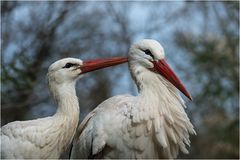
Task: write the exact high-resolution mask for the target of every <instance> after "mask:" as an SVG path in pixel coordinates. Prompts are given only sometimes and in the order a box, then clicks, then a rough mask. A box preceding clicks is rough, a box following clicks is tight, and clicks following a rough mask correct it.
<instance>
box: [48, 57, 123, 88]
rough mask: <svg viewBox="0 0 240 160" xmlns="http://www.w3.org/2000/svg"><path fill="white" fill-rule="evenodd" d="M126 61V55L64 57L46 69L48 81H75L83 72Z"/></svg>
mask: <svg viewBox="0 0 240 160" xmlns="http://www.w3.org/2000/svg"><path fill="white" fill-rule="evenodd" d="M124 62H127V58H126V57H115V58H105V59H95V60H87V61H82V60H81V59H76V58H64V59H61V60H58V61H56V62H54V63H53V64H52V65H51V66H50V67H49V69H48V81H49V82H52V81H53V82H54V83H56V84H67V83H70V84H71V83H72V82H76V80H77V79H78V78H79V77H80V75H83V74H84V73H87V72H91V71H94V70H98V69H101V68H106V67H109V66H114V65H117V64H121V63H124Z"/></svg>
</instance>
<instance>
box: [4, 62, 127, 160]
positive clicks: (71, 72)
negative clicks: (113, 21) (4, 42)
mask: <svg viewBox="0 0 240 160" xmlns="http://www.w3.org/2000/svg"><path fill="white" fill-rule="evenodd" d="M123 62H126V58H110V59H97V60H90V61H85V62H82V60H79V59H75V58H65V59H62V60H59V61H57V62H55V63H53V64H52V65H51V66H50V67H49V70H48V83H49V89H50V92H51V95H52V96H53V98H54V100H55V102H56V104H57V106H58V109H57V112H56V114H54V115H53V116H51V117H46V118H41V119H36V120H29V121H15V122H11V123H8V124H7V125H5V126H3V127H2V128H1V158H17V159H22V158H23V159H28V158H37V159H39V158H41V159H49V158H59V157H60V155H61V154H62V153H63V152H64V151H65V150H66V149H67V147H68V146H69V144H70V143H71V141H72V139H73V136H74V133H75V131H76V128H77V125H78V121H79V105H78V98H77V96H76V91H75V83H76V81H77V79H78V78H79V76H80V75H81V74H83V73H86V72H90V71H93V70H96V69H100V68H104V67H108V66H111V65H116V64H120V63H123Z"/></svg>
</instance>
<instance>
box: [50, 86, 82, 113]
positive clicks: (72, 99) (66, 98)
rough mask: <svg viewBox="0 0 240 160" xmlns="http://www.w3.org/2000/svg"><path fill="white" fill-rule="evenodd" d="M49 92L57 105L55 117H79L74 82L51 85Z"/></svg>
mask: <svg viewBox="0 0 240 160" xmlns="http://www.w3.org/2000/svg"><path fill="white" fill-rule="evenodd" d="M50 91H51V93H52V95H53V97H54V100H55V102H56V103H57V106H58V109H57V113H56V114H57V115H67V116H69V115H70V116H71V117H72V116H74V115H75V116H79V103H78V98H77V95H76V90H75V82H73V83H67V84H61V85H51V86H50Z"/></svg>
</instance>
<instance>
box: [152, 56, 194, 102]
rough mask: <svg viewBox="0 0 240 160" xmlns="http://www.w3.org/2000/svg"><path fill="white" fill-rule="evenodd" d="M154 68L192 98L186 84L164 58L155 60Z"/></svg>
mask: <svg viewBox="0 0 240 160" xmlns="http://www.w3.org/2000/svg"><path fill="white" fill-rule="evenodd" d="M153 64H154V68H153V70H154V71H156V72H158V73H159V74H161V75H162V76H163V77H164V78H166V79H167V80H168V81H169V82H171V83H172V84H173V85H174V86H175V87H176V88H177V89H179V90H180V91H181V92H182V93H183V94H184V95H185V96H186V97H188V98H189V99H190V100H192V97H191V95H190V94H189V93H188V91H187V90H186V88H185V86H184V85H183V84H182V82H181V81H180V80H179V78H178V77H177V75H176V74H175V73H174V72H173V70H172V69H171V67H170V66H169V65H168V64H167V62H166V61H165V60H164V59H161V60H158V61H153Z"/></svg>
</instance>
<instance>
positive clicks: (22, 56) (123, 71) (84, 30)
mask: <svg viewBox="0 0 240 160" xmlns="http://www.w3.org/2000/svg"><path fill="white" fill-rule="evenodd" d="M1 18H2V21H1V33H2V41H1V113H2V114H1V125H4V124H6V123H8V122H11V121H14V120H26V119H34V118H38V117H44V116H49V115H52V114H53V113H54V111H55V109H56V108H55V107H54V104H53V102H52V100H51V98H50V95H49V93H48V89H47V83H46V78H45V76H46V73H47V68H48V66H49V65H50V64H51V63H52V62H54V61H56V60H58V59H60V58H63V57H68V56H70V57H76V58H78V57H81V59H88V58H97V57H109V56H120V55H121V56H122V55H126V54H127V51H128V49H129V46H130V44H131V43H132V42H133V41H135V40H139V39H141V38H153V39H156V40H159V41H160V42H161V43H162V44H163V46H164V48H165V52H166V56H167V59H168V61H169V62H170V63H171V65H173V67H174V69H176V72H178V73H181V74H180V77H181V78H184V82H186V84H188V85H189V86H188V88H189V90H190V92H191V93H192V94H193V95H192V96H193V99H194V101H193V102H190V103H188V106H189V107H188V110H187V111H188V115H189V117H190V118H191V120H192V122H193V123H194V126H195V128H196V130H197V133H198V135H197V136H192V144H191V147H190V154H189V155H180V158H239V2H238V1H231V2H227V1H221V2H215V1H212V2H205V1H194V2H193V1H186V2H95V3H93V2H84V1H79V2H73V1H71V2H67V1H61V2H54V1H49V2H47V1H46V2H40V1H38V2H23V1H1ZM174 53H177V54H174ZM126 77H128V78H126ZM130 79H131V78H130V75H129V73H128V70H127V65H120V66H117V67H114V68H109V69H104V70H103V71H96V72H94V73H90V74H87V75H86V76H85V77H84V78H83V79H81V82H79V83H78V85H77V93H78V97H79V103H80V107H81V115H80V117H81V119H83V118H84V116H85V115H86V114H87V113H88V112H89V111H91V110H92V109H93V108H94V107H96V106H97V105H98V104H99V103H101V102H102V101H103V100H105V99H107V98H108V97H110V96H112V95H114V94H116V93H119V92H120V93H121V92H122V90H124V89H127V90H126V91H124V92H125V93H129V92H130V93H134V91H135V89H133V88H135V87H134V84H133V83H132V81H131V80H130ZM117 89H118V90H120V91H116V90H117ZM121 89H122V90H121Z"/></svg>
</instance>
